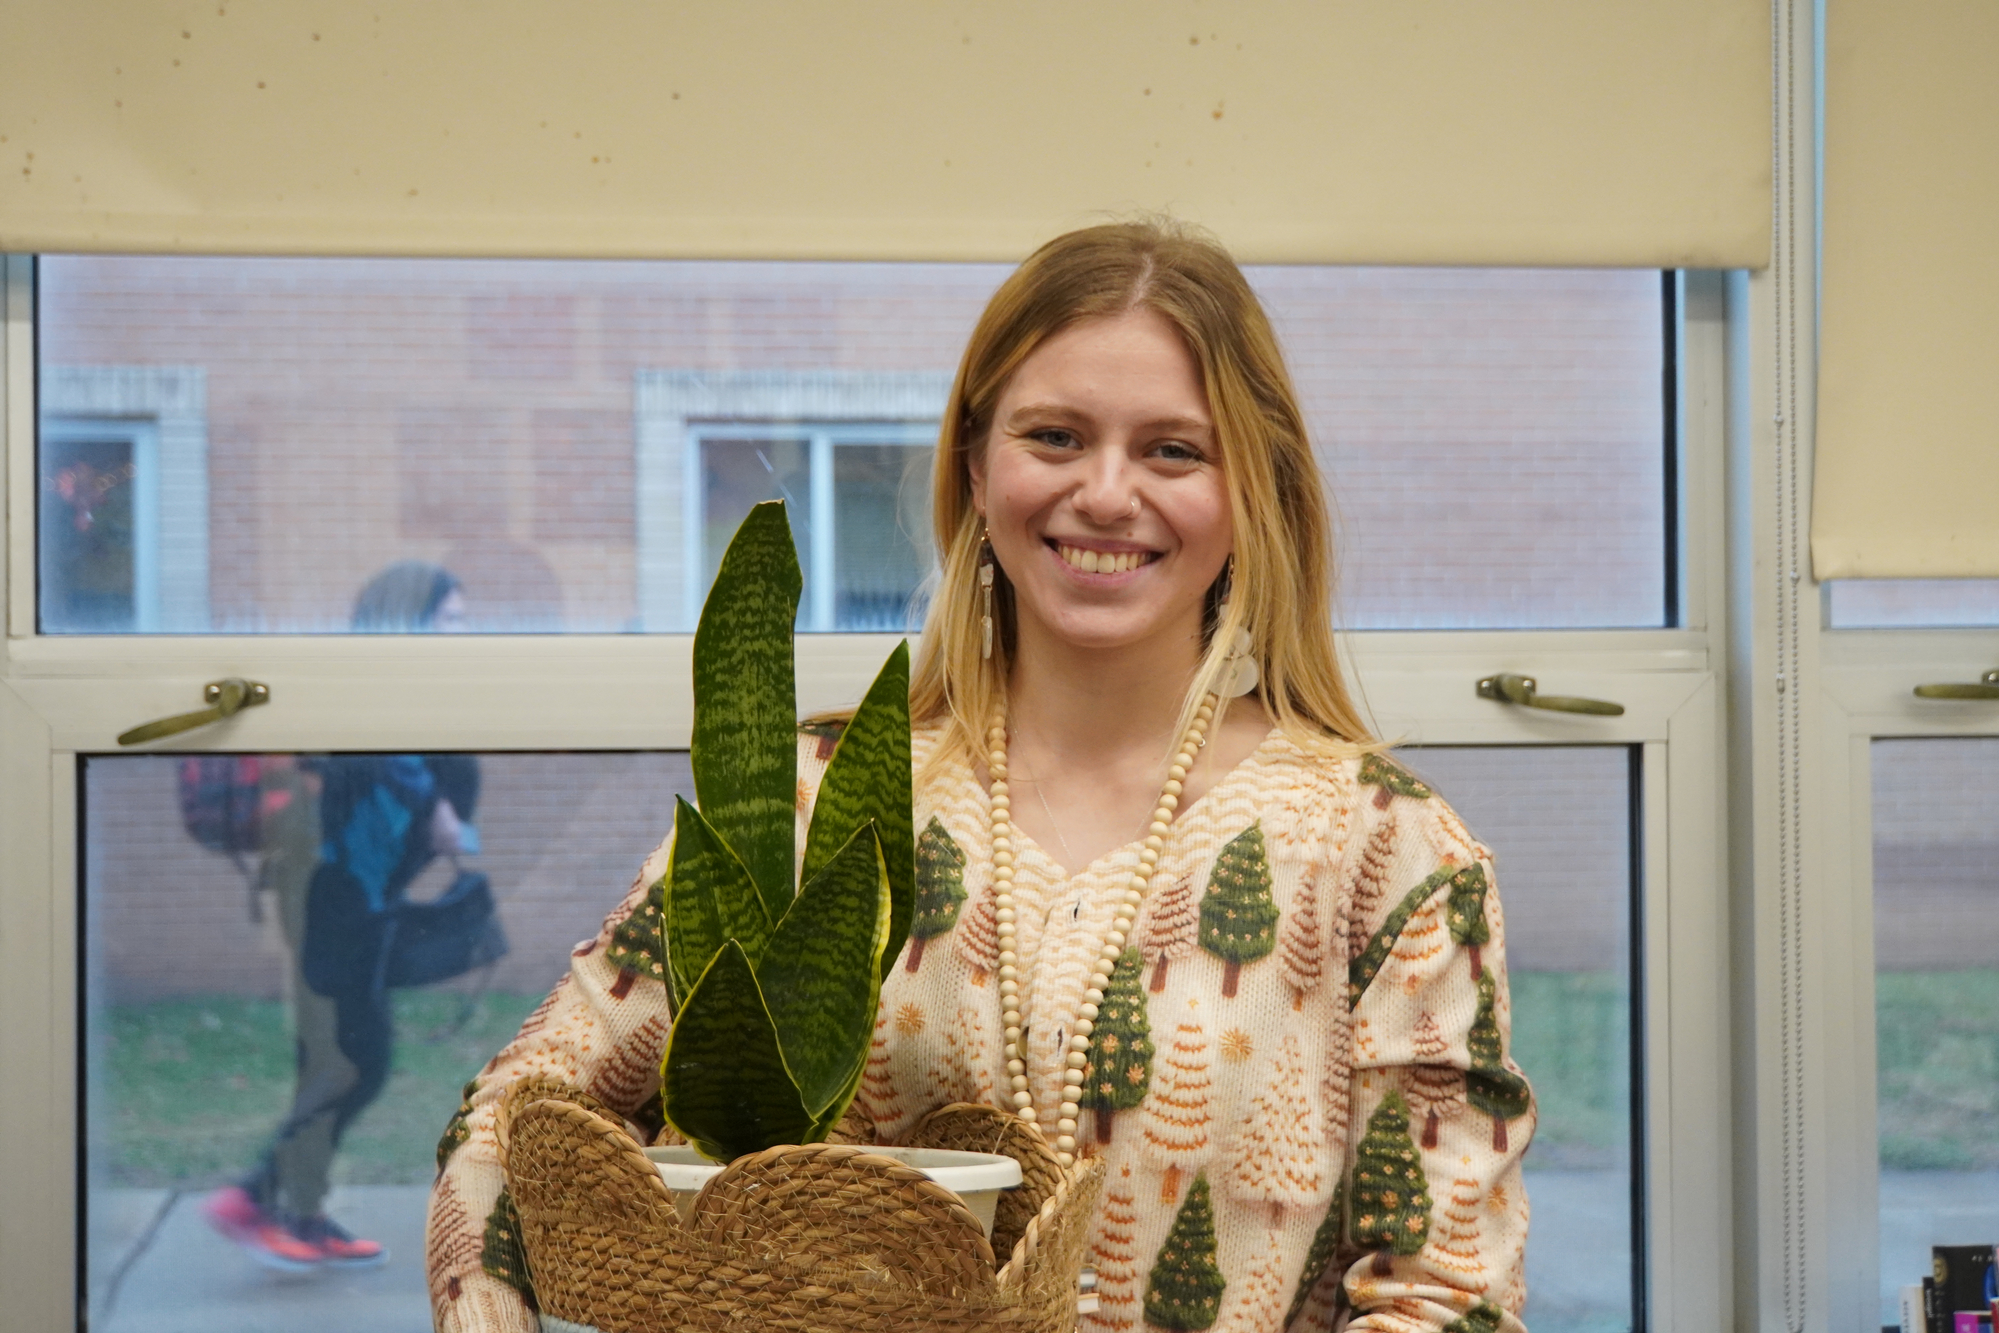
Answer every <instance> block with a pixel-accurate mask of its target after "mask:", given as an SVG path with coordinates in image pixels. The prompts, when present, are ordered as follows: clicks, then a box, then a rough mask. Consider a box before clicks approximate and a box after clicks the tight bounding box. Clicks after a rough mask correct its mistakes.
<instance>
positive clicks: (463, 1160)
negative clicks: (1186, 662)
mask: <svg viewBox="0 0 1999 1333" xmlns="http://www.w3.org/2000/svg"><path fill="white" fill-rule="evenodd" d="M938 739H939V732H938V731H936V730H933V729H925V728H919V729H918V731H917V735H916V756H915V758H916V764H917V770H918V772H919V773H926V772H927V773H928V774H929V775H930V776H929V777H928V779H927V780H926V781H924V782H922V783H921V784H920V785H919V786H918V788H917V792H916V802H917V809H916V827H917V829H918V840H917V881H918V882H917V903H916V917H915V921H914V923H913V925H912V928H911V932H910V941H909V944H908V946H907V947H906V949H905V950H904V953H903V955H902V958H901V959H900V960H899V961H898V963H897V966H896V967H895V969H894V971H893V972H892V973H891V974H890V977H889V980H888V982H887V983H886V984H885V985H884V987H883V990H882V1003H881V1011H880V1014H879V1017H878V1019H877V1022H876V1027H875V1039H874V1048H873V1050H872V1052H871V1053H870V1056H869V1059H868V1065H867V1069H866V1071H865V1074H864V1076H863V1079H862V1084H861V1091H860V1094H859V1098H858V1101H859V1104H860V1105H861V1106H862V1107H863V1108H864V1109H865V1110H866V1111H867V1112H868V1114H869V1115H870V1116H871V1117H872V1118H873V1120H874V1122H875V1125H876V1129H877V1133H878V1135H879V1137H880V1139H881V1140H882V1141H884V1142H894V1141H896V1140H897V1139H898V1138H899V1136H901V1135H903V1134H905V1133H907V1132H908V1131H909V1129H910V1127H911V1126H913V1125H914V1124H915V1123H916V1120H917V1119H918V1118H919V1117H920V1116H921V1115H922V1114H923V1113H924V1112H926V1111H928V1110H930V1109H931V1108H933V1107H936V1106H941V1105H943V1104H945V1103H948V1102H955V1101H977V1102H988V1103H991V1104H994V1105H1004V1104H1005V1096H1004V1093H1005V1078H1004V1057H1003V1054H1002V1050H1001V1041H1002V1036H1001V1033H1000V1031H999V992H998V983H997V980H996V973H997V971H998V966H999V964H998V958H997V936H996V932H995V930H994V922H993V884H992V863H991V848H990V846H989V841H990V838H989V824H988V821H987V813H988V806H987V797H986V793H985V787H984V783H983V782H982V781H981V776H980V771H979V770H976V769H975V768H974V767H973V764H972V762H971V760H970V757H969V756H964V757H961V756H957V755H955V754H953V755H943V756H939V758H938V762H937V763H936V764H935V765H930V766H928V767H926V759H927V757H928V755H929V753H930V750H931V749H932V747H934V746H935V745H936V744H937V743H938ZM833 745H834V737H833V736H831V735H817V734H813V735H804V736H802V737H801V743H800V750H799V774H800V780H799V787H798V807H799V821H800V845H801V846H802V845H803V842H804V837H803V833H804V827H805V822H806V821H807V820H808V819H809V816H810V809H811V801H812V798H813V795H814V793H815V792H816V790H817V784H818V781H819V778H820V776H821V775H822V774H823V773H824V771H825V766H826V763H827V760H828V759H829V758H830V757H831V755H832V750H833ZM1014 838H1015V858H1016V864H1015V879H1014V891H1013V892H1014V902H1015V911H1016V923H1015V925H1016V931H1017V938H1018V941H1019V946H1018V947H1019V952H1020V956H1021V965H1020V976H1021V983H1022V985H1021V989H1022V1009H1023V1014H1024V1017H1025V1019H1026V1023H1027V1027H1028V1033H1027V1044H1028V1047H1029V1052H1028V1078H1029V1083H1030V1092H1031V1093H1032V1095H1033V1097H1034V1099H1035V1105H1036V1107H1037V1109H1038V1111H1039V1113H1040V1116H1041V1120H1042V1123H1044V1124H1052V1123H1053V1122H1054V1120H1055V1118H1056V1114H1057V1108H1058V1106H1059V1104H1060V1101H1061V1082H1060V1072H1059V1071H1060V1070H1061V1068H1062V1061H1061V1059H1060V1054H1059V1053H1060V1052H1061V1051H1062V1050H1063V1049H1064V1047H1065V1045H1066V1042H1067V1038H1068V1032H1067V1031H1066V1027H1067V1025H1068V1024H1069V1023H1072V1022H1073V1021H1075V1017H1076V1011H1077V1008H1078V1006H1079V1005H1080V1004H1081V1003H1082V999H1083V990H1084V988H1085V987H1086V986H1087V984H1088V977H1089V972H1090V963H1091V960H1092V959H1093V958H1094V957H1095V955H1096V953H1097V951H1098V950H1099V949H1100V948H1101V947H1102V944H1103V941H1104V939H1105V937H1106V935H1108V933H1109V931H1110V928H1111V903H1112V901H1113V895H1114V894H1116V893H1118V892H1120V891H1121V890H1122V888H1123V886H1124V884H1125V883H1126V882H1127V880H1128V879H1129V877H1130V875H1131V873H1132V871H1133V869H1134V868H1135V867H1136V866H1137V865H1138V852H1139V845H1138V844H1137V843H1133V844H1131V845H1130V846H1127V847H1124V848H1121V849H1119V850H1117V851H1114V852H1111V853H1109V854H1107V855H1106V856H1104V857H1103V858H1101V859H1099V860H1098V861H1096V862H1094V863H1092V864H1091V865H1089V866H1086V867H1082V868H1081V869H1075V870H1069V869H1064V868H1063V867H1060V866H1058V865H1057V864H1056V863H1055V862H1054V861H1053V860H1052V859H1051V858H1049V857H1048V856H1047V855H1046V854H1045V853H1044V852H1043V851H1042V850H1041V849H1040V848H1038V847H1036V846H1035V845H1034V844H1033V843H1032V842H1031V841H1029V840H1028V839H1027V838H1026V837H1025V836H1024V835H1022V834H1020V833H1019V832H1018V831H1016V832H1015V834H1014ZM666 860H667V848H666V847H665V846H664V845H662V846H661V847H660V848H659V849H658V850H656V851H655V852H654V853H653V854H652V855H651V856H650V857H649V858H647V860H646V863H645V865H644V866H643V867H642V868H641V869H640V871H639V874H638V878H637V879H636V880H635V881H634V882H633V885H632V887H631V890H630V891H629V892H628V893H627V894H626V896H625V899H624V901H623V902H622V903H620V904H619V906H618V907H617V908H616V909H615V910H614V911H613V912H612V913H611V914H610V916H608V917H607V918H606V919H605V922H604V926H603V928H602V930H601V931H600V932H599V933H598V935H597V936H596V938H594V939H591V940H587V941H584V942H583V943H581V944H579V945H578V946H577V947H576V950H575V952H574V954H573V956H572V958H571V960H570V968H569V972H568V975H567V976H565V977H564V979H563V980H562V981H561V982H560V983H559V984H558V985H557V986H556V988H555V990H554V991H553V992H551V993H550V995H549V997H548V999H547V1000H546V1001H545V1002H544V1003H543V1004H542V1005H541V1007H540V1008H538V1009H537V1010H535V1012H534V1013H533V1014H532V1015H530V1017H529V1018H528V1020H527V1022H526V1023H525V1024H524V1025H523V1026H522V1028H521V1031H520V1034H519V1035H518V1036H516V1037H515V1038H514V1040H513V1041H512V1042H511V1043H510V1044H509V1045H508V1046H507V1047H506V1049H504V1050H502V1051H501V1052H500V1053H499V1054H498V1055H497V1056H495V1057H494V1058H493V1060H492V1061H491V1062H490V1063H489V1064H488V1065H487V1066H486V1068H485V1069H484V1070H482V1071H481V1072H480V1074H479V1076H478V1077H477V1078H475V1079H474V1080H473V1081H472V1082H471V1083H470V1084H468V1085H467V1087H466V1090H465V1097H464V1101H463V1104H462V1105H461V1107H460V1109H459V1112H458V1114H457V1115H456V1116H454V1117H453V1118H452V1121H451V1123H450V1125H449V1126H448V1127H447V1128H446V1130H445V1134H444V1138H443V1140H442V1141H441V1142H440V1143H439V1145H438V1166H439V1171H438V1178H437V1183H436V1185H435V1187H434V1189H433V1191H432V1195H431V1203H430V1216H429V1227H428V1232H429V1235H428V1254H427V1263H428V1268H429V1274H430V1290H431V1300H432V1306H433V1309H434V1312H435V1317H436V1322H437V1327H438V1328H439V1329H440V1330H444V1331H445V1333H459V1331H461V1330H462V1331H464V1333H472V1331H473V1330H478V1331H479V1333H502V1331H504V1333H530V1331H531V1330H534V1329H536V1327H537V1320H536V1316H535V1314H534V1294H533V1285H532V1281H531V1279H530V1277H529V1275H528V1273H527V1268H526V1264H525V1262H524V1261H523V1259H522V1257H521V1254H520V1247H519V1230H518V1223H517V1222H516V1221H515V1217H514V1212H513V1206H512V1201H511V1199H510V1198H508V1197H507V1195H506V1193H505V1192H504V1190H503V1188H502V1185H503V1181H502V1177H501V1173H500V1168H499V1157H498V1147H497V1143H496V1141H495V1137H494V1114H495V1111H496V1108H497V1105H498V1102H499V1099H500V1096H501V1094H502V1093H503V1092H504V1090H505V1088H506V1087H507V1085H508V1084H510V1083H511V1082H513V1081H514V1080H516V1079H520V1078H524V1077H528V1076H531V1075H547V1076H552V1077H555V1078H559V1079H562V1080H563V1081H565V1082H567V1083H570V1084H572V1085H574V1086H577V1087H581V1088H583V1089H585V1090H586V1091H588V1092H590V1093H591V1094H592V1095H594V1096H596V1097H597V1098H598V1099H600V1100H601V1101H603V1102H605V1103H606V1104H607V1105H610V1106H612V1107H615V1108H617V1109H619V1110H620V1111H622V1112H623V1113H624V1114H625V1115H626V1116H627V1118H628V1120H629V1121H630V1122H631V1126H632V1128H633V1130H634V1132H635V1133H636V1134H638V1135H639V1136H640V1137H641V1139H642V1140H649V1141H655V1142H673V1141H677V1140H676V1139H675V1138H674V1136H673V1134H672V1131H671V1130H670V1129H666V1130H661V1128H660V1120H659V1111H658V1106H659V1102H658V1091H659V1069H658V1066H659V1060H660V1056H661V1054H662V1053H663V1051H664V1049H665V1043H666V1035H667V1026H668V1019H667V1007H666V995H665V988H664V985H663V983H662V980H661V976H662V971H661V959H660V956H659V954H660V945H659V940H658V902H657V895H656V893H655V889H656V887H657V885H658V881H659V879H660V876H661V875H662V874H663V873H664V871H665V868H666ZM1510 1028H1511V1014H1510V1011H1509V1006H1508V1000H1507V989H1506V946H1505V932H1504V928H1503V924H1502V920H1501V916H1500V910H1499V902H1498V899H1497V897H1496V896H1495V895H1494V892H1493V887H1492V862H1491V855H1490V853H1488V852H1487V851H1486V849H1485V848H1484V847H1482V846H1480V845H1479V844H1478V843H1477V842H1476V841H1475V840H1474V839H1473V838H1472V837H1471V835H1470V834H1469V833H1468V832H1467V831H1466V829H1465V827H1464V825H1463V824H1462V823H1460V822H1459V820H1458V819H1457V817H1456V815H1454V814H1453V813H1452V812H1451V810H1450V808H1449V807H1448V806H1446V805H1445V804H1444V802H1443V801H1442V800H1441V799H1439V798H1438V797H1437V796H1436V794H1435V793H1433V792H1432V791H1431V790H1430V789H1429V788H1428V787H1427V786H1426V785H1425V784H1423V783H1422V782H1421V781H1419V780H1418V779H1417V778H1415V777H1414V776H1413V775H1411V774H1410V773H1409V772H1408V771H1407V770H1405V769H1403V768H1401V767H1400V766H1399V765H1397V764H1395V763H1394V762H1393V761H1392V760H1391V759H1389V758H1387V757H1385V756H1380V755H1368V756H1363V757H1358V758H1355V757H1351V756H1348V755H1347V754H1346V753H1345V752H1344V749H1343V747H1339V746H1337V745H1335V744H1334V743H1332V742H1330V741H1325V742H1319V741H1311V740H1302V741H1301V740H1300V739H1299V738H1296V737H1293V736H1291V735H1289V734H1287V733H1284V732H1281V731H1275V730H1274V731H1272V732H1271V733H1270V735H1269V736H1268V737H1266V738H1265V740H1264V741H1263V743H1262V744H1261V745H1260V746H1258V748H1257V749H1256V751H1255V752H1254V753H1253V754H1251V755H1250V756H1249V757H1248V758H1247V759H1245V760H1244V761H1243V762H1242V763H1241V764H1240V765H1238V766H1237V767H1236V768H1235V769H1234V770H1232V771H1231V772H1229V773H1227V774H1225V775H1223V777H1222V778H1221V779H1220V780H1219V781H1218V782H1217V783H1216V784H1215V786H1214V787H1213V788H1212V789H1210V790H1209V792H1208V793H1207V794H1206V795H1205V796H1203V797H1202V798H1201V799H1200V800H1199V801H1197V802H1195V803H1194V804H1193V805H1191V806H1189V807H1187V808H1185V809H1183V810H1182V811H1181V812H1180V814H1179V817H1178V818H1177V819H1175V821H1174V823H1173V825H1172V829H1171V831H1170V833H1169V834H1168V835H1167V839H1166V848H1165V851H1164V853H1163V855H1162V859H1161V861H1160V864H1159V874H1158V875H1157V876H1156V877H1155V879H1154V881H1153V887H1152V890H1151V892H1150V894H1149V896H1148V900H1147V901H1146V903H1145V904H1144V905H1143V906H1142V907H1141V909H1140V912H1139V917H1138V920H1137V921H1136V923H1135V925H1134V928H1133V930H1132V933H1131V937H1130V939H1129V940H1128V941H1127V947H1126V948H1125V951H1124V955H1123V957H1122V958H1121V959H1120V960H1119V961H1118V964H1117V966H1116V969H1115V971H1114V973H1113V975H1112V978H1111V981H1110V988H1109V991H1108V992H1107V994H1106V995H1105V998H1104V1002H1103V1004H1102V1005H1101V1006H1100V1014H1099V1017H1098V1020H1097V1022H1096V1025H1095V1031H1094V1032H1093V1033H1092V1035H1091V1051H1090V1056H1089V1061H1090V1063H1089V1067H1088V1069H1087V1070H1086V1071H1085V1082H1084V1087H1083V1096H1082V1103H1083V1106H1084V1111H1083V1114H1082V1124H1081V1126H1080V1127H1079V1128H1078V1131H1077V1137H1078V1139H1079V1140H1080V1144H1081V1148H1082V1150H1083V1151H1084V1152H1086V1153H1089V1154H1092V1155H1098V1156H1102V1157H1103V1158H1104V1159H1105V1166H1106V1170H1107V1188H1106V1190H1105V1193H1104V1199H1103V1204H1102V1209H1101V1212H1100V1214H1099V1217H1098V1219H1097V1223H1096V1227H1095V1231H1094V1235H1093V1237H1092V1244H1091V1249H1092V1254H1091V1258H1090V1262H1091V1263H1093V1264H1094V1265H1095V1267H1096V1270H1097V1275H1098V1283H1099V1293H1100V1305H1099V1308H1098V1310H1097V1312H1096V1313H1095V1314H1093V1315H1089V1316H1086V1317H1084V1319H1083V1320H1082V1323H1081V1327H1082V1328H1083V1329H1085V1330H1089V1331H1090V1333H1123V1331H1125V1330H1131V1331H1133V1333H1137V1331H1138V1330H1143V1329H1158V1330H1176V1331H1177V1330H1210V1329H1212V1330H1217V1331H1218V1333H1220V1331H1223V1330H1225V1331H1226V1333H1280V1331H1287V1330H1288V1331H1289V1333H1307V1331H1311V1333H1319V1331H1326V1333H1330V1331H1331V1330H1336V1329H1342V1328H1343V1329H1346V1330H1348V1331H1349V1333H1364V1331H1368V1330H1378V1331H1379V1333H1416V1331H1417V1330H1444V1331H1446V1333H1522V1326H1521V1324H1520V1322H1519V1319H1518V1317H1517V1316H1518V1313H1519V1311H1520V1308H1521V1306H1522V1305H1523V1304H1524V1303H1525V1301H1526V1286H1525V1280H1524V1273H1523V1265H1522V1259H1523V1253H1524V1249H1525V1245H1526V1238H1527V1198H1526V1195H1525V1192H1524V1191H1523V1189H1522V1187H1521V1179H1520V1155H1521V1153H1522V1152H1523V1151H1524V1150H1525V1149H1526V1147H1527V1143H1528V1140H1529V1139H1530V1138H1531V1137H1532V1134H1533V1128H1534V1105H1533V1099H1532V1096H1531V1094H1530V1092H1529V1090H1528V1086H1527V1082H1526V1080H1525V1079H1524V1078H1523V1077H1522V1076H1521V1073H1520V1071H1519V1069H1518V1068H1517V1067H1516V1066H1515V1065H1514V1063H1513V1061H1512V1059H1511V1058H1510V1055H1509V1051H1508V1046H1509V1043H1508V1033H1509V1031H1510Z"/></svg>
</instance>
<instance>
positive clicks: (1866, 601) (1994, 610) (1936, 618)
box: [1825, 579, 1999, 629]
mask: <svg viewBox="0 0 1999 1333" xmlns="http://www.w3.org/2000/svg"><path fill="white" fill-rule="evenodd" d="M1825 586H1826V608H1827V613H1828V614H1827V623H1828V624H1830V625H1831V626H1832V627H1833V628H1834V629H1930V628H1936V629H1942V628H1948V627H1953V626H1958V627H1962V626H1976V625H1999V579H1834V580H1832V581H1831V582H1830V583H1828V584H1826V585H1825Z"/></svg>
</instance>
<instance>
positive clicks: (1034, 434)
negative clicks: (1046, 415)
mask: <svg viewBox="0 0 1999 1333" xmlns="http://www.w3.org/2000/svg"><path fill="white" fill-rule="evenodd" d="M1028 438H1029V439H1033V440H1039V441H1040V442H1041V443H1043V444H1045V445H1047V446H1048V447H1049V448H1051V449H1073V448H1075V447H1076V445H1077V440H1076V435H1075V432H1073V431H1066V430H1062V429H1060V428H1058V427H1054V426H1051V427H1049V428H1048V429H1047V430H1037V431H1031V432H1029V434H1028Z"/></svg>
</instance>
